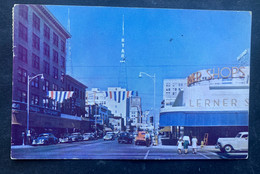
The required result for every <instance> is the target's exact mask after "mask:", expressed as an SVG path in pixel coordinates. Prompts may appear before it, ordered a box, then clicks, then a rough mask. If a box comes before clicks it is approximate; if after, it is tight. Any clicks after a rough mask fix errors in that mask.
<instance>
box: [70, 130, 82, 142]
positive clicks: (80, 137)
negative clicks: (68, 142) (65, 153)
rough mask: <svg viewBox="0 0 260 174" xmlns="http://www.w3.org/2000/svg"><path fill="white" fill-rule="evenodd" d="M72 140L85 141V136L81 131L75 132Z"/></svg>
mask: <svg viewBox="0 0 260 174" xmlns="http://www.w3.org/2000/svg"><path fill="white" fill-rule="evenodd" d="M71 137H72V141H83V136H82V135H81V133H79V132H75V133H72V134H71Z"/></svg>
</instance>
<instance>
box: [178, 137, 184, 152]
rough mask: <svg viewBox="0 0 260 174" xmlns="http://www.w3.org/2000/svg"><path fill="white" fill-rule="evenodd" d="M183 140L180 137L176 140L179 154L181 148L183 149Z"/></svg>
mask: <svg viewBox="0 0 260 174" xmlns="http://www.w3.org/2000/svg"><path fill="white" fill-rule="evenodd" d="M182 144H183V140H182V138H180V139H179V140H178V142H177V145H178V153H179V154H182V152H181V151H182V149H183V145H182Z"/></svg>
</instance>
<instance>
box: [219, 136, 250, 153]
mask: <svg viewBox="0 0 260 174" xmlns="http://www.w3.org/2000/svg"><path fill="white" fill-rule="evenodd" d="M216 148H217V149H220V151H221V152H226V153H229V152H231V151H232V150H239V151H248V132H239V133H238V134H237V136H236V137H234V138H219V139H218V141H217V145H216Z"/></svg>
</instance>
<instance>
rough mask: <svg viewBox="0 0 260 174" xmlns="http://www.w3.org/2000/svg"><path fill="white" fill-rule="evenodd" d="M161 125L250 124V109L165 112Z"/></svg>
mask: <svg viewBox="0 0 260 174" xmlns="http://www.w3.org/2000/svg"><path fill="white" fill-rule="evenodd" d="M160 126H194V127H197V126H202V127H204V126H248V111H178V112H163V113H160Z"/></svg>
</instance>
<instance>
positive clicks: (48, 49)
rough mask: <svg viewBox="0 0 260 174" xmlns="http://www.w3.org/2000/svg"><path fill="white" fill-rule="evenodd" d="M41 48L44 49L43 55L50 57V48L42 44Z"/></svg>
mask: <svg viewBox="0 0 260 174" xmlns="http://www.w3.org/2000/svg"><path fill="white" fill-rule="evenodd" d="M43 47H44V55H45V56H47V57H50V46H49V45H48V44H46V43H45V42H44V44H43Z"/></svg>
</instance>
